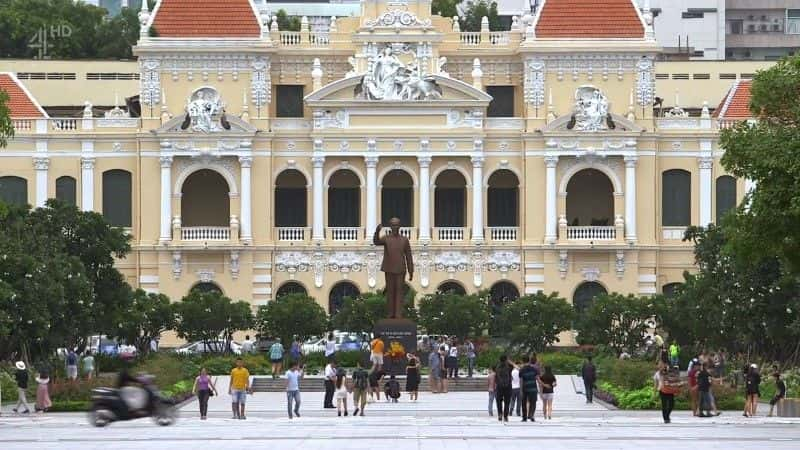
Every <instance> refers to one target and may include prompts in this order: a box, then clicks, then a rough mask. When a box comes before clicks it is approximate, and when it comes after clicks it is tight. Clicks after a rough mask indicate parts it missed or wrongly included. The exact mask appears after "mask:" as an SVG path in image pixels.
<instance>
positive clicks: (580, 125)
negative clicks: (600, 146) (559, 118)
mask: <svg viewBox="0 0 800 450" xmlns="http://www.w3.org/2000/svg"><path fill="white" fill-rule="evenodd" d="M608 106H609V105H608V99H606V96H605V95H603V93H602V92H601V91H600V89H598V88H596V87H594V86H581V87H579V88H578V89H577V90H576V91H575V110H574V118H575V126H574V128H573V129H574V130H576V131H601V130H606V129H607V128H608V126H607V125H606V119H607V117H608Z"/></svg>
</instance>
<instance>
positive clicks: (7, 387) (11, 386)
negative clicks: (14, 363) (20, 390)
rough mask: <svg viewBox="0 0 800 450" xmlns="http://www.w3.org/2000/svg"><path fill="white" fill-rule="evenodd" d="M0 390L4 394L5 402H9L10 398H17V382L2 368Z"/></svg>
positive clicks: (0, 369)
mask: <svg viewBox="0 0 800 450" xmlns="http://www.w3.org/2000/svg"><path fill="white" fill-rule="evenodd" d="M0 390H2V391H3V392H4V393H5V399H6V400H10V399H11V398H16V397H17V396H16V392H17V382H16V381H14V377H13V376H12V375H10V374H9V373H8V372H6V371H5V370H3V369H2V368H0ZM12 393H13V397H12Z"/></svg>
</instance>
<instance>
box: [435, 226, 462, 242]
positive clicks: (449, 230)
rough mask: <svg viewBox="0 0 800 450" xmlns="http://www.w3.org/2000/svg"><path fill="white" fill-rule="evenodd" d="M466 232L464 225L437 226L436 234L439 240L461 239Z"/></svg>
mask: <svg viewBox="0 0 800 450" xmlns="http://www.w3.org/2000/svg"><path fill="white" fill-rule="evenodd" d="M466 234H467V229H466V228H465V227H437V228H436V236H437V238H438V239H439V240H440V241H463V240H464V236H465V235H466Z"/></svg>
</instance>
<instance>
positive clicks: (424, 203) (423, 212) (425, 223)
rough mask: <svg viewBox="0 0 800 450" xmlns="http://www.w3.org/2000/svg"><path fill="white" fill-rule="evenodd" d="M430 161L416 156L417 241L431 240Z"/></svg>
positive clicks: (425, 157) (426, 157)
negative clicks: (417, 195)
mask: <svg viewBox="0 0 800 450" xmlns="http://www.w3.org/2000/svg"><path fill="white" fill-rule="evenodd" d="M431 161H432V158H431V157H430V156H427V155H423V156H418V157H417V163H419V240H420V242H422V243H428V242H430V240H431Z"/></svg>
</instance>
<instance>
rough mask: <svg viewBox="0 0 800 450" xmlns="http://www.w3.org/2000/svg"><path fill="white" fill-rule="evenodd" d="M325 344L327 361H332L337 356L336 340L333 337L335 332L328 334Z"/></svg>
mask: <svg viewBox="0 0 800 450" xmlns="http://www.w3.org/2000/svg"><path fill="white" fill-rule="evenodd" d="M324 344H325V359H327V360H328V361H331V360H332V359H333V358H334V356H335V355H336V339H335V338H334V337H333V332H332V331H331V332H330V333H328V338H327V339H326V340H325V341H324Z"/></svg>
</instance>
